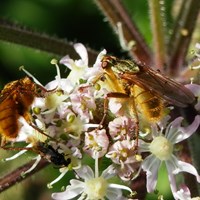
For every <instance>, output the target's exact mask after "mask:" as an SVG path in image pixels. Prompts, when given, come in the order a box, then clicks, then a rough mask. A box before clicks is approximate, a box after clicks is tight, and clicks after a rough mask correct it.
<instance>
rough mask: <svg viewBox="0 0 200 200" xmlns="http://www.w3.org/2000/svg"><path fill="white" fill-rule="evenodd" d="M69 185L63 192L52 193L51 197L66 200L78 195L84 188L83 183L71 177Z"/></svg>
mask: <svg viewBox="0 0 200 200" xmlns="http://www.w3.org/2000/svg"><path fill="white" fill-rule="evenodd" d="M70 183H71V185H69V186H68V187H67V188H66V190H65V191H64V192H58V193H53V194H52V198H53V199H56V200H68V199H72V198H74V197H76V196H78V195H80V194H81V193H82V192H83V190H84V183H83V182H81V181H79V180H76V179H72V180H71V181H70Z"/></svg>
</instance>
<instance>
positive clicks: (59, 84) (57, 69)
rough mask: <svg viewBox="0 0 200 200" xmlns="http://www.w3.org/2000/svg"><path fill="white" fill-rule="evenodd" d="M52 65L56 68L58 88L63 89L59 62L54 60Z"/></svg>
mask: <svg viewBox="0 0 200 200" xmlns="http://www.w3.org/2000/svg"><path fill="white" fill-rule="evenodd" d="M51 64H52V65H55V67H56V71H57V81H58V88H61V75H60V69H59V66H58V61H57V60H56V59H52V60H51Z"/></svg>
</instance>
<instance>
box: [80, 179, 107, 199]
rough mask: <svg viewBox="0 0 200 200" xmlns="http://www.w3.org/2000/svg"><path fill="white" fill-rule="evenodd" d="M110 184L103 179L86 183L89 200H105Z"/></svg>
mask: <svg viewBox="0 0 200 200" xmlns="http://www.w3.org/2000/svg"><path fill="white" fill-rule="evenodd" d="M107 187H108V183H107V181H106V180H105V179H104V178H103V177H97V178H93V179H90V180H88V181H86V183H85V188H84V192H85V193H86V194H87V196H88V199H91V200H95V199H104V197H105V196H106V192H107Z"/></svg>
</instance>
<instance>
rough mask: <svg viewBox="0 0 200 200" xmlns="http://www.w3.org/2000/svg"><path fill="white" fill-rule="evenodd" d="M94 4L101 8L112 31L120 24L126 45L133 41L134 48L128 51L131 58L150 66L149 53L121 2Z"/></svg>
mask: <svg viewBox="0 0 200 200" xmlns="http://www.w3.org/2000/svg"><path fill="white" fill-rule="evenodd" d="M96 3H97V5H98V6H99V7H100V8H101V10H102V11H103V13H104V14H105V16H107V18H108V20H109V22H110V23H111V25H112V26H113V29H114V30H115V29H116V26H117V23H119V22H121V23H122V29H123V33H124V38H125V40H126V41H127V43H129V42H130V41H133V40H134V42H135V46H134V47H133V48H132V49H131V50H130V51H129V53H130V55H131V56H132V57H135V56H136V58H137V59H139V60H140V61H142V62H145V63H146V64H147V65H151V64H152V59H151V57H152V56H151V51H150V49H149V48H148V46H147V44H146V43H145V41H144V38H143V37H142V35H141V33H140V32H139V30H138V28H137V27H136V25H135V24H134V22H133V21H132V19H131V17H130V16H129V15H128V12H127V10H126V9H125V8H124V6H123V5H122V3H121V1H120V0H106V1H105V0H96Z"/></svg>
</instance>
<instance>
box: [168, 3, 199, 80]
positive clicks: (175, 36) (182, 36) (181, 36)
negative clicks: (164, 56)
mask: <svg viewBox="0 0 200 200" xmlns="http://www.w3.org/2000/svg"><path fill="white" fill-rule="evenodd" d="M199 9H200V1H199V0H184V1H183V3H182V5H181V8H180V12H179V15H178V17H177V20H176V23H175V27H174V29H173V33H172V36H171V39H170V42H169V45H168V55H169V61H168V66H169V68H168V69H169V72H168V74H169V75H170V76H172V77H175V76H177V75H179V73H180V68H181V67H182V65H183V64H184V63H185V57H186V54H187V51H188V47H189V44H190V40H191V37H192V33H193V30H194V28H195V25H196V21H197V18H198V14H199Z"/></svg>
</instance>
